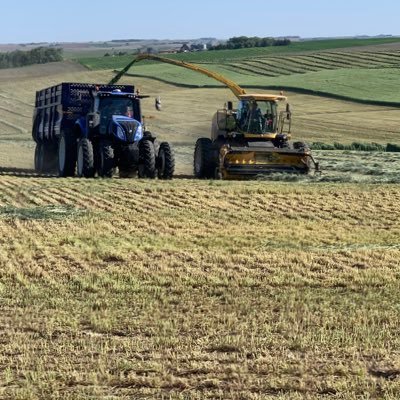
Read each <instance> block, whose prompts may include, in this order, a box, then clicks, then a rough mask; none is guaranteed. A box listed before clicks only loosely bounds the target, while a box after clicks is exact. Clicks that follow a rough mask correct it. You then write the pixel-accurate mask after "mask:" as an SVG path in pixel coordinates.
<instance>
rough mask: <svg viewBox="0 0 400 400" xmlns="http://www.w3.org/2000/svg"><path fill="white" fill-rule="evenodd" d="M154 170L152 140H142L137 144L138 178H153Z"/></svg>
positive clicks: (154, 157)
mask: <svg viewBox="0 0 400 400" xmlns="http://www.w3.org/2000/svg"><path fill="white" fill-rule="evenodd" d="M156 172H157V171H156V156H155V151H154V145H153V142H151V141H150V140H142V141H141V142H140V145H139V168H138V174H139V178H150V179H154V178H155V177H156Z"/></svg>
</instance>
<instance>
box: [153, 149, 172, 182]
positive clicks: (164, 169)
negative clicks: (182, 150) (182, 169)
mask: <svg viewBox="0 0 400 400" xmlns="http://www.w3.org/2000/svg"><path fill="white" fill-rule="evenodd" d="M157 170H158V178H159V179H172V176H173V175H174V171H175V157H174V152H173V150H172V147H171V146H170V144H169V143H167V142H162V143H161V144H160V148H159V150H158V157H157Z"/></svg>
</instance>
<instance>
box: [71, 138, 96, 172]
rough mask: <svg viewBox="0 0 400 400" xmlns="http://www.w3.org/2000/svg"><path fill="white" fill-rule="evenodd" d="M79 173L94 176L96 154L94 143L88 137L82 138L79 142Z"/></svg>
mask: <svg viewBox="0 0 400 400" xmlns="http://www.w3.org/2000/svg"><path fill="white" fill-rule="evenodd" d="M76 164H77V175H78V176H79V177H85V178H93V177H94V174H95V169H94V154H93V144H92V142H91V141H90V140H89V139H87V138H82V139H80V140H79V142H78V152H77V163H76Z"/></svg>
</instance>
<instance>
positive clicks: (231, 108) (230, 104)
mask: <svg viewBox="0 0 400 400" xmlns="http://www.w3.org/2000/svg"><path fill="white" fill-rule="evenodd" d="M228 110H229V111H232V110H233V103H232V102H231V101H228Z"/></svg>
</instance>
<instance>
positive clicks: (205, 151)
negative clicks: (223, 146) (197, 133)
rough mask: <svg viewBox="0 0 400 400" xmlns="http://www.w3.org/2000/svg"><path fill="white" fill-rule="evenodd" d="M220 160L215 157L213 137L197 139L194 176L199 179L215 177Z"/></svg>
mask: <svg viewBox="0 0 400 400" xmlns="http://www.w3.org/2000/svg"><path fill="white" fill-rule="evenodd" d="M217 167H218V162H217V160H216V157H215V150H214V148H213V143H212V141H211V139H208V138H199V139H197V142H196V146H195V149H194V160H193V168H194V176H195V177H196V178H199V179H203V178H206V179H211V178H214V177H215V170H216V168H217Z"/></svg>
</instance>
